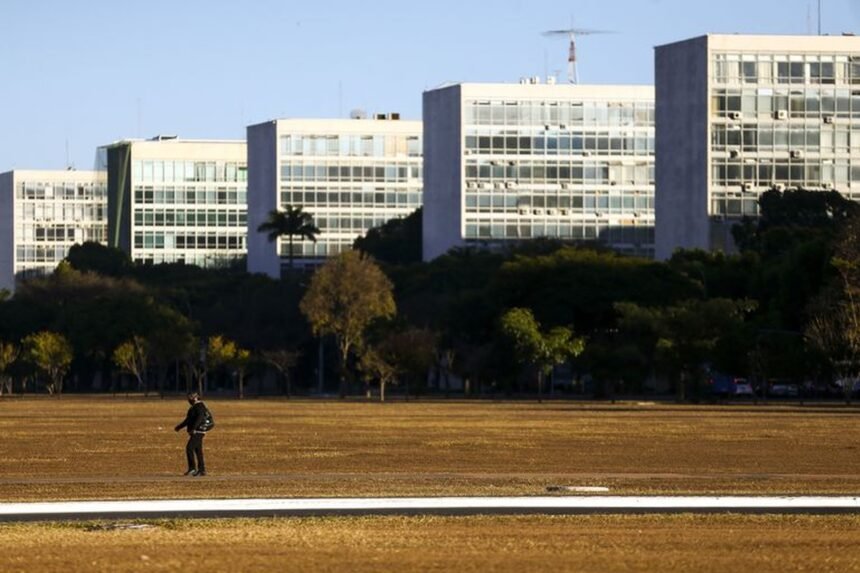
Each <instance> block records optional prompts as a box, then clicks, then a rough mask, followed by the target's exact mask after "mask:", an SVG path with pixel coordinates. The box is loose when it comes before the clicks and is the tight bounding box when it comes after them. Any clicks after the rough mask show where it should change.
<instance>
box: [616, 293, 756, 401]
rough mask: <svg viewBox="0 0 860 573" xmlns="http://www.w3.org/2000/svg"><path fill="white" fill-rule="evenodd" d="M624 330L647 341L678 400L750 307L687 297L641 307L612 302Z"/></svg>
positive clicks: (698, 378)
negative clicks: (657, 305) (673, 382)
mask: <svg viewBox="0 0 860 573" xmlns="http://www.w3.org/2000/svg"><path fill="white" fill-rule="evenodd" d="M615 308H616V311H617V312H618V314H619V315H620V319H619V325H620V328H621V329H622V332H623V333H635V339H637V340H639V341H641V342H642V343H643V344H645V345H647V346H646V348H643V349H642V354H643V355H646V356H648V355H653V356H654V357H655V359H654V360H655V364H656V366H657V368H658V369H659V370H661V371H662V372H663V373H664V374H666V375H668V376H669V377H670V378H671V379H674V380H675V381H676V382H677V386H676V387H677V391H678V399H679V400H685V399H686V391H687V386H688V383H690V382H692V383H693V384H695V385H697V384H698V382H700V381H701V379H702V378H703V377H704V368H705V366H706V364H707V363H709V362H712V361H713V358H714V356H715V353H716V350H717V348H718V345H719V344H721V343H722V342H723V341H724V340H725V339H727V338H728V337H730V336H732V335H733V334H734V333H735V332H736V331H737V330H738V329H740V328H741V327H742V326H743V320H744V316H745V315H746V314H748V313H749V312H752V311H753V310H754V309H755V303H753V302H751V301H747V300H740V301H734V300H728V299H712V300H706V301H701V300H689V301H684V302H681V303H678V304H675V305H672V306H667V307H656V308H646V307H640V306H639V305H636V304H633V303H618V304H616V305H615Z"/></svg>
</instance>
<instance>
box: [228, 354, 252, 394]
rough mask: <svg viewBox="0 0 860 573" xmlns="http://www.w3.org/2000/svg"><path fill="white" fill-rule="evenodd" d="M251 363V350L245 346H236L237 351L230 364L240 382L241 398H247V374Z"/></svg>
mask: <svg viewBox="0 0 860 573" xmlns="http://www.w3.org/2000/svg"><path fill="white" fill-rule="evenodd" d="M250 365H251V352H250V351H248V350H245V349H244V348H239V347H236V352H235V353H234V354H233V357H232V358H231V359H230V366H231V367H232V368H233V371H234V372H235V373H236V377H237V378H238V382H239V399H240V400H242V399H244V398H245V376H246V375H247V373H248V367H249V366H250Z"/></svg>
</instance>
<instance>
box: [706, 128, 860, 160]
mask: <svg viewBox="0 0 860 573" xmlns="http://www.w3.org/2000/svg"><path fill="white" fill-rule="evenodd" d="M711 146H712V147H711V148H712V150H713V151H730V150H732V149H736V150H740V149H742V150H743V151H762V152H768V151H775V150H776V151H778V150H787V149H805V150H808V151H811V152H812V151H814V152H816V153H824V154H827V153H830V154H832V153H847V152H849V151H860V124H858V125H856V126H851V128H850V129H849V127H848V126H841V125H840V126H830V127H827V128H823V129H822V128H821V127H819V126H815V127H812V126H803V125H798V126H791V127H788V126H785V125H773V124H769V125H762V124H759V125H756V124H752V125H750V124H744V125H731V124H721V123H717V124H713V125H712V126H711Z"/></svg>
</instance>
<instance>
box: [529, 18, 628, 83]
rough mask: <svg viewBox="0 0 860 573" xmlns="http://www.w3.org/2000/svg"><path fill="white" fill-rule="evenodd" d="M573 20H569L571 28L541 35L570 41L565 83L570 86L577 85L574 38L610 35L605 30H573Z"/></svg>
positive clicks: (577, 73) (577, 75)
mask: <svg viewBox="0 0 860 573" xmlns="http://www.w3.org/2000/svg"><path fill="white" fill-rule="evenodd" d="M572 20H573V18H571V27H570V28H568V29H566V30H547V31H546V32H544V33H543V35H544V36H546V37H548V38H554V37H558V36H567V38H568V39H569V41H570V49H569V51H568V54H567V81H568V82H570V83H571V84H578V83H579V71H578V70H577V68H576V63H577V56H576V37H577V36H592V35H594V34H611V33H612V32H609V31H607V30H590V29H587V28H574V27H573V22H572Z"/></svg>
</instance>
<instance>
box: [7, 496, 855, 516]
mask: <svg viewBox="0 0 860 573" xmlns="http://www.w3.org/2000/svg"><path fill="white" fill-rule="evenodd" d="M588 513H604V514H624V513H860V497H847V496H805V497H759V496H713V497H708V496H672V497H670V496H582V497H548V496H547V497H394V498H308V499H185V500H179V499H174V500H136V501H69V502H56V503H47V502H39V503H0V521H29V520H41V521H45V520H53V519H62V520H69V519H71V520H86V519H147V518H150V519H155V518H181V517H268V516H312V515H482V514H588Z"/></svg>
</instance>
